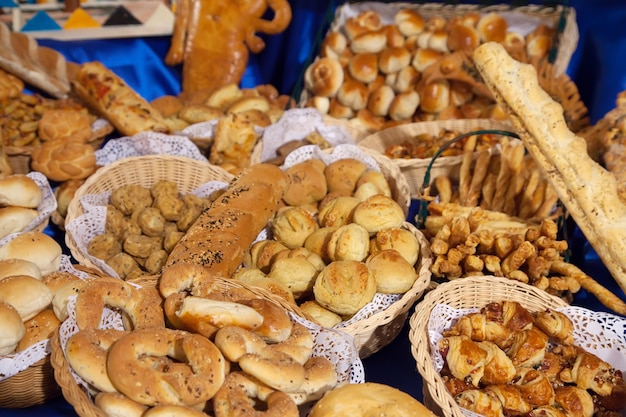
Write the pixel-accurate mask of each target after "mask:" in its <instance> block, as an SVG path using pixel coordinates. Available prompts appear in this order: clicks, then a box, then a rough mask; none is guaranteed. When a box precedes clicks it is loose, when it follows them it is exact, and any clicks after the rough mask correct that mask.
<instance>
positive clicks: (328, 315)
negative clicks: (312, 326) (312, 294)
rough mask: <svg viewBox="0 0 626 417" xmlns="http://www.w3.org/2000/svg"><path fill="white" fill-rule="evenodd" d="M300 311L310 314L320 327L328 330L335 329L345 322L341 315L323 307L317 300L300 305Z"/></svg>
mask: <svg viewBox="0 0 626 417" xmlns="http://www.w3.org/2000/svg"><path fill="white" fill-rule="evenodd" d="M300 309H301V310H302V311H304V312H305V313H307V314H309V315H310V316H311V317H312V318H313V319H315V321H317V322H318V323H319V324H320V325H322V326H324V327H327V328H333V327H334V326H336V325H337V324H339V323H341V322H342V321H343V319H342V318H341V316H340V315H339V314H337V313H333V312H332V311H330V310H329V309H327V308H324V307H322V306H321V305H320V303H318V302H317V301H315V300H309V301H305V302H304V303H302V304H300Z"/></svg>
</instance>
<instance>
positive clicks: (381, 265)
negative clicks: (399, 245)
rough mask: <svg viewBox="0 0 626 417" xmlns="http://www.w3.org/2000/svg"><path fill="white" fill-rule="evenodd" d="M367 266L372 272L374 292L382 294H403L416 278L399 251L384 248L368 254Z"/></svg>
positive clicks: (415, 274)
mask: <svg viewBox="0 0 626 417" xmlns="http://www.w3.org/2000/svg"><path fill="white" fill-rule="evenodd" d="M365 264H366V265H367V267H368V268H369V269H370V271H372V272H373V273H374V279H375V280H376V292H379V293H382V294H404V293H405V292H407V291H408V290H410V289H411V287H412V286H413V283H415V280H416V279H417V272H416V271H415V268H414V267H413V265H412V264H410V263H408V262H407V260H406V259H404V257H403V256H402V255H400V253H399V252H398V251H396V250H394V249H385V250H381V251H379V252H376V253H374V254H372V255H370V256H368V258H367V260H366V261H365Z"/></svg>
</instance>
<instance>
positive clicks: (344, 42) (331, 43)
mask: <svg viewBox="0 0 626 417" xmlns="http://www.w3.org/2000/svg"><path fill="white" fill-rule="evenodd" d="M346 48H348V39H347V38H346V37H345V35H344V34H343V33H341V32H330V33H329V34H328V35H326V37H325V38H324V41H323V42H322V47H321V49H320V55H321V56H322V57H327V58H332V59H337V60H338V59H339V57H340V56H341V54H342V53H343V52H344V51H345V50H346Z"/></svg>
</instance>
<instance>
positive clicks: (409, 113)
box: [389, 90, 421, 121]
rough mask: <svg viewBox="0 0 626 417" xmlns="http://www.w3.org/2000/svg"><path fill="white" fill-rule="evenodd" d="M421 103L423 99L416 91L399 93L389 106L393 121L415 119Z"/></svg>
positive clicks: (390, 116)
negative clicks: (414, 116)
mask: <svg viewBox="0 0 626 417" xmlns="http://www.w3.org/2000/svg"><path fill="white" fill-rule="evenodd" d="M420 103H421V97H420V95H419V94H418V93H417V91H415V90H409V91H407V92H405V93H398V94H396V96H395V97H394V99H393V101H392V102H391V104H390V105H389V118H391V120H397V121H400V120H409V119H411V118H412V117H413V115H414V114H415V112H416V111H417V109H418V107H419V106H420Z"/></svg>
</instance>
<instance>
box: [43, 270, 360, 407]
mask: <svg viewBox="0 0 626 417" xmlns="http://www.w3.org/2000/svg"><path fill="white" fill-rule="evenodd" d="M210 270H211V268H208V269H206V268H204V267H202V266H200V265H197V264H194V263H192V262H185V261H182V262H180V263H177V264H176V265H174V266H171V267H170V270H169V271H168V272H167V274H161V275H157V276H151V277H148V276H144V277H142V278H140V279H136V280H128V281H124V280H121V279H118V278H113V277H108V276H105V275H102V276H99V277H96V278H95V279H93V280H90V281H89V282H87V283H86V284H85V285H84V286H83V287H82V288H81V289H80V290H79V291H78V292H77V294H76V296H75V297H74V298H73V299H72V300H70V301H69V303H68V310H69V314H70V316H69V318H68V319H67V320H66V321H65V322H64V323H63V325H62V326H61V327H60V328H59V330H58V332H57V333H56V334H55V337H54V339H53V342H52V364H53V367H54V370H55V378H56V380H57V382H58V384H59V386H60V387H61V390H62V392H63V395H64V396H65V398H66V399H67V401H68V402H69V403H70V404H72V405H73V407H74V409H75V410H76V412H77V413H78V415H80V416H83V417H85V416H110V415H126V416H130V415H146V416H149V415H163V413H167V415H183V414H185V413H186V414H192V415H197V416H207V415H211V416H228V415H232V413H233V412H234V411H233V410H234V409H237V410H239V411H242V412H245V413H252V414H254V413H255V412H256V411H268V412H276V413H277V415H281V416H294V417H295V416H299V415H301V412H306V411H307V410H308V409H309V408H310V407H311V406H312V404H313V403H314V401H316V400H317V399H319V398H321V397H322V396H323V395H324V393H326V392H327V391H330V390H331V389H333V388H334V387H336V386H338V385H339V384H342V383H359V382H363V381H364V372H363V366H362V363H361V361H360V359H359V357H358V353H357V351H356V349H355V347H354V345H353V343H352V339H351V338H350V337H349V336H348V335H346V334H344V333H341V332H337V331H334V330H331V329H326V328H323V327H321V326H319V325H317V324H315V323H314V322H312V321H310V320H308V319H307V318H306V317H307V316H306V314H304V313H302V312H301V311H299V309H298V307H297V306H295V305H294V304H292V303H288V302H286V301H284V300H283V299H281V298H280V297H277V296H276V295H274V294H272V293H270V292H268V291H266V290H264V289H261V288H258V287H252V286H248V285H246V284H245V283H243V282H240V281H237V280H232V279H225V278H222V277H220V276H218V275H213V273H212V272H210ZM109 307H114V309H110V308H109ZM101 317H102V320H101Z"/></svg>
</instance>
